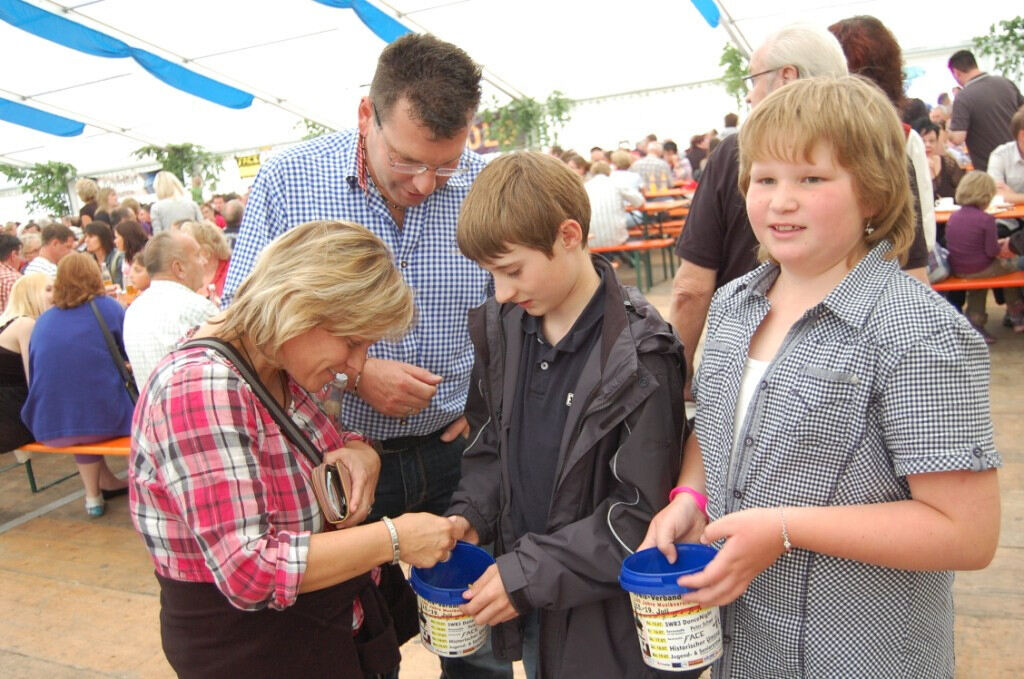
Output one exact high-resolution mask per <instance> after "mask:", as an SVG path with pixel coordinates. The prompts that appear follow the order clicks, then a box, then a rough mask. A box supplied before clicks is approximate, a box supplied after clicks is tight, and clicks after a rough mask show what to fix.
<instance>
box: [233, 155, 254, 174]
mask: <svg viewBox="0 0 1024 679" xmlns="http://www.w3.org/2000/svg"><path fill="white" fill-rule="evenodd" d="M235 162H236V163H238V176H239V177H241V178H242V179H248V178H249V177H255V176H256V174H257V173H258V172H259V171H260V154H258V153H257V154H255V155H251V156H235Z"/></svg>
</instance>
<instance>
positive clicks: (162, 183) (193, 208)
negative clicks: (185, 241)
mask: <svg viewBox="0 0 1024 679" xmlns="http://www.w3.org/2000/svg"><path fill="white" fill-rule="evenodd" d="M153 188H154V189H156V197H157V201H156V202H155V203H153V207H151V208H150V210H149V215H150V218H151V219H152V221H153V233H154V234H156V233H160V232H161V231H164V230H166V229H169V228H171V225H173V224H174V223H175V222H180V221H181V220H183V219H190V220H193V221H197V222H198V221H200V220H201V219H202V218H203V215H202V213H201V212H200V211H199V206H198V205H196V204H195V203H194V202H192V201H191V200H189V199H188V198H187V197H186V196H185V187H184V186H182V184H181V180H179V179H178V178H177V177H175V176H174V175H173V174H172V173H170V172H168V171H166V170H161V171H160V172H157V173H156V181H154V182H153Z"/></svg>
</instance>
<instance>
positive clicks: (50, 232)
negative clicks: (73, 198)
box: [25, 224, 75, 278]
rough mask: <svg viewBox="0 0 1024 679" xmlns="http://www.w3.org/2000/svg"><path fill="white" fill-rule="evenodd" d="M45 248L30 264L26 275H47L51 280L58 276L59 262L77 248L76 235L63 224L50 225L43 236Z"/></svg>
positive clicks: (40, 250)
mask: <svg viewBox="0 0 1024 679" xmlns="http://www.w3.org/2000/svg"><path fill="white" fill-rule="evenodd" d="M41 236H42V241H43V246H42V247H41V248H39V256H38V257H36V258H35V259H33V260H32V261H31V262H29V263H28V266H26V267H25V273H27V274H28V273H37V272H39V273H45V274H47V275H48V276H50V277H51V278H53V277H55V276H56V275H57V262H59V261H60V260H61V259H63V258H64V256H65V255H67V254H68V253H70V252H71V251H72V250H74V248H75V234H74V233H72V232H71V229H69V228H68V227H66V226H64V225H63V224H49V225H47V226H46V227H44V228H43V232H42V234H41Z"/></svg>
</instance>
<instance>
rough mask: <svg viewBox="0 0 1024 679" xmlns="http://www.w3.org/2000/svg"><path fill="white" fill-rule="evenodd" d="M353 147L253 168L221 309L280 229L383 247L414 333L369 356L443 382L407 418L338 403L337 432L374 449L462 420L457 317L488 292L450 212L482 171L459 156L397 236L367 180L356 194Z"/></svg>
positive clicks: (466, 354) (465, 365)
mask: <svg viewBox="0 0 1024 679" xmlns="http://www.w3.org/2000/svg"><path fill="white" fill-rule="evenodd" d="M358 143H359V135H358V133H357V131H356V130H347V131H343V132H337V133H334V134H330V135H326V136H324V137H319V138H317V139H313V140H311V141H308V142H305V143H303V144H299V145H298V146H295V147H293V148H291V149H288V150H287V151H285V152H283V153H281V154H279V155H277V156H275V157H273V158H271V159H270V160H269V161H268V162H267V163H266V164H265V165H264V166H263V167H262V168H261V169H260V173H259V175H258V176H257V178H256V182H255V183H254V184H253V188H252V193H251V194H250V197H249V201H248V203H247V204H246V208H245V216H244V218H243V220H242V228H241V232H240V233H239V237H238V241H237V242H236V244H235V249H234V251H233V252H232V255H231V266H230V269H229V270H228V278H227V282H226V283H225V285H224V296H223V299H224V304H225V305H227V304H229V303H230V300H231V297H232V296H233V295H234V293H235V290H236V289H237V288H238V285H239V284H240V283H241V282H242V280H243V279H244V278H245V277H246V276H247V275H248V274H249V272H250V271H251V270H252V267H253V265H254V264H255V262H256V258H257V257H258V256H259V253H260V252H261V251H262V250H263V248H265V247H266V246H267V245H268V244H269V243H270V241H272V240H273V239H274V238H276V237H278V236H280V235H281V234H282V233H284V232H285V231H287V230H288V229H291V228H293V227H295V226H298V225H299V224H304V223H306V222H310V221H314V220H319V219H344V220H348V221H353V222H356V223H358V224H362V225H363V226H365V227H367V228H368V229H370V231H372V232H373V233H374V234H376V235H377V236H378V237H380V238H381V239H382V240H383V241H384V243H385V244H387V246H388V248H389V249H390V250H391V252H392V253H393V254H394V257H395V263H396V264H397V265H398V267H399V269H400V271H401V272H402V276H403V277H404V278H405V282H406V283H408V284H409V286H410V287H412V288H413V290H415V291H416V312H417V316H416V318H417V322H416V325H415V327H414V328H413V329H412V330H411V331H410V332H409V333H408V334H407V335H406V336H405V337H404V338H402V339H401V340H399V341H397V342H383V341H382V342H377V343H376V344H374V345H373V346H372V347H371V348H370V351H369V355H370V356H372V357H375V358H381V359H390V360H395V361H402V362H404V363H410V364H413V365H417V366H420V367H422V368H425V369H427V370H429V371H430V372H432V373H434V374H436V375H440V376H441V377H442V378H443V381H442V382H441V384H440V386H439V387H438V391H437V394H436V395H435V396H434V398H433V399H432V400H431V402H430V405H429V406H428V407H427V408H426V409H424V410H423V411H422V412H420V413H419V414H417V415H415V416H413V417H410V418H408V419H396V418H389V417H385V416H383V415H381V414H380V413H378V412H376V411H375V410H373V409H372V408H371V407H370V406H369V405H368V404H367V403H366V402H365V401H363V400H362V399H360V398H358V397H356V396H354V395H352V394H346V395H345V397H344V398H345V400H344V404H343V413H344V420H345V427H346V428H349V429H355V430H358V431H361V432H363V433H365V434H366V435H367V436H369V437H371V438H373V439H378V440H383V439H389V438H394V437H398V436H419V435H423V434H429V433H431V432H434V431H437V430H438V429H440V428H441V427H443V426H444V425H446V424H448V423H450V422H451V421H453V420H454V419H456V418H457V417H459V416H460V415H462V411H463V408H464V407H465V403H466V394H467V393H468V391H469V373H470V370H471V369H472V367H473V347H472V343H471V342H470V339H469V331H468V329H467V326H466V314H467V313H468V312H469V310H470V309H472V308H474V307H476V306H479V305H480V304H483V302H484V300H486V298H487V295H488V292H489V288H490V286H491V278H490V274H488V273H487V272H486V271H485V270H484V269H482V268H481V267H479V266H477V265H476V264H475V263H474V262H472V261H470V260H468V259H466V258H465V257H463V256H462V253H460V252H459V249H458V246H457V244H456V242H455V226H456V221H457V219H458V216H459V208H460V207H461V206H462V201H463V199H464V198H465V197H466V194H467V193H468V192H469V188H470V186H471V185H472V183H473V180H474V179H475V178H476V175H477V174H479V172H480V170H481V169H483V166H484V162H483V159H481V158H480V156H478V155H476V154H475V153H473V152H471V151H469V150H466V151H465V152H464V153H463V154H462V158H461V159H460V161H459V166H460V167H466V168H469V172H467V173H466V174H463V175H460V176H457V177H452V178H451V179H449V180H448V182H447V183H446V184H445V185H444V186H441V187H439V188H438V189H437V190H436V191H435V192H434V193H432V194H431V195H430V196H429V197H428V198H427V199H426V201H424V202H423V203H422V204H420V205H417V206H413V207H410V208H408V209H407V210H406V213H405V221H404V224H403V226H402V227H401V228H399V227H398V226H397V225H396V224H395V221H394V219H393V218H392V217H391V214H390V213H389V212H388V209H387V205H386V204H385V202H384V198H383V197H382V196H381V194H380V192H379V191H378V190H377V189H376V187H374V186H373V181H372V179H370V180H369V185H368V187H367V189H366V190H364V189H363V188H361V187H360V186H359V179H358V172H357V167H356V155H357V154H356V149H357V146H358Z"/></svg>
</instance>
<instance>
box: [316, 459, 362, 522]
mask: <svg viewBox="0 0 1024 679" xmlns="http://www.w3.org/2000/svg"><path fill="white" fill-rule="evenodd" d="M312 481H313V494H314V495H315V496H316V501H317V503H318V504H319V505H320V511H321V512H323V515H324V519H326V520H327V522H328V523H331V524H338V523H341V522H342V521H344V520H345V519H346V518H347V517H348V498H349V492H350V488H351V484H352V480H351V478H350V477H349V474H348V469H346V468H345V467H344V466H343V465H341V464H340V463H338V462H324V463H323V464H321V465H319V466H317V467H315V468H314V469H313V478H312Z"/></svg>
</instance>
